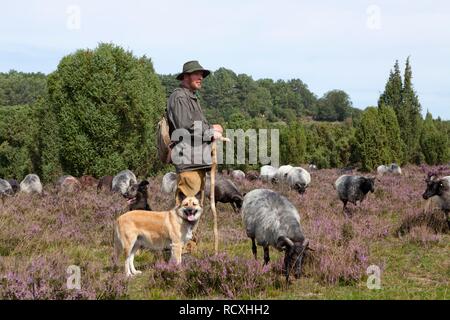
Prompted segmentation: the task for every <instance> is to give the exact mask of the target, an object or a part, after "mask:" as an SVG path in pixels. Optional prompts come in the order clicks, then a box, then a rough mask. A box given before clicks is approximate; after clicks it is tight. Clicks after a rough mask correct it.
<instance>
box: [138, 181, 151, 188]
mask: <svg viewBox="0 0 450 320" xmlns="http://www.w3.org/2000/svg"><path fill="white" fill-rule="evenodd" d="M149 184H150V183H149V182H148V181H147V180H143V181H141V183H139V186H140V187H145V186H148V185H149Z"/></svg>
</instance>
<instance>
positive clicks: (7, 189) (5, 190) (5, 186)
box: [0, 179, 14, 197]
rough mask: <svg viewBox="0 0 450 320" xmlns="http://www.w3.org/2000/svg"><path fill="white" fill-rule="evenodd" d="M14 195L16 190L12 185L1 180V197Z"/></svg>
mask: <svg viewBox="0 0 450 320" xmlns="http://www.w3.org/2000/svg"><path fill="white" fill-rule="evenodd" d="M13 194H14V190H13V188H12V186H11V184H10V183H9V182H8V181H7V180H4V179H0V197H3V196H12V195H13Z"/></svg>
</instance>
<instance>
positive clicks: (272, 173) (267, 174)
mask: <svg viewBox="0 0 450 320" xmlns="http://www.w3.org/2000/svg"><path fill="white" fill-rule="evenodd" d="M277 172H278V169H277V168H275V167H272V166H269V165H266V166H262V167H261V169H260V177H261V180H262V181H266V182H273V183H277V182H278V178H277Z"/></svg>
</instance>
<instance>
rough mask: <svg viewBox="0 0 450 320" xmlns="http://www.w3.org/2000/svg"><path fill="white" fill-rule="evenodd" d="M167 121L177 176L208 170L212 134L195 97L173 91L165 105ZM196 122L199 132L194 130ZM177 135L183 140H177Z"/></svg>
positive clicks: (187, 90) (181, 90)
mask: <svg viewBox="0 0 450 320" xmlns="http://www.w3.org/2000/svg"><path fill="white" fill-rule="evenodd" d="M167 120H168V123H169V133H170V137H171V141H172V142H173V143H174V144H175V146H174V147H173V150H172V162H173V163H174V164H175V167H176V171H177V173H179V172H183V171H192V170H200V169H210V168H211V140H212V138H213V136H214V133H213V130H212V126H211V125H210V124H209V123H208V121H207V120H206V118H205V116H204V115H203V110H202V108H201V107H200V103H199V101H198V98H197V96H196V95H195V94H194V93H193V92H191V91H190V90H189V89H186V88H182V87H180V88H177V89H175V90H174V92H173V93H172V94H171V95H170V97H169V101H168V102H167ZM195 121H198V130H194V129H195V128H194V122H195ZM179 129H185V130H179ZM174 131H175V135H174ZM180 135H181V136H183V137H182V139H179V136H180ZM180 140H181V141H180ZM195 141H196V142H195ZM195 145H196V146H197V147H195Z"/></svg>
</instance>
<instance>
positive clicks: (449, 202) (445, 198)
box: [422, 176, 450, 228]
mask: <svg viewBox="0 0 450 320" xmlns="http://www.w3.org/2000/svg"><path fill="white" fill-rule="evenodd" d="M426 183H427V189H426V190H425V192H424V194H423V195H422V197H423V198H424V199H425V200H428V199H429V198H431V197H434V198H435V199H436V200H437V203H438V205H439V207H440V209H441V210H442V211H444V214H445V217H446V219H447V224H448V227H449V228H450V221H449V220H448V216H449V213H450V176H447V177H443V178H441V179H437V178H435V177H429V178H427V180H426Z"/></svg>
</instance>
